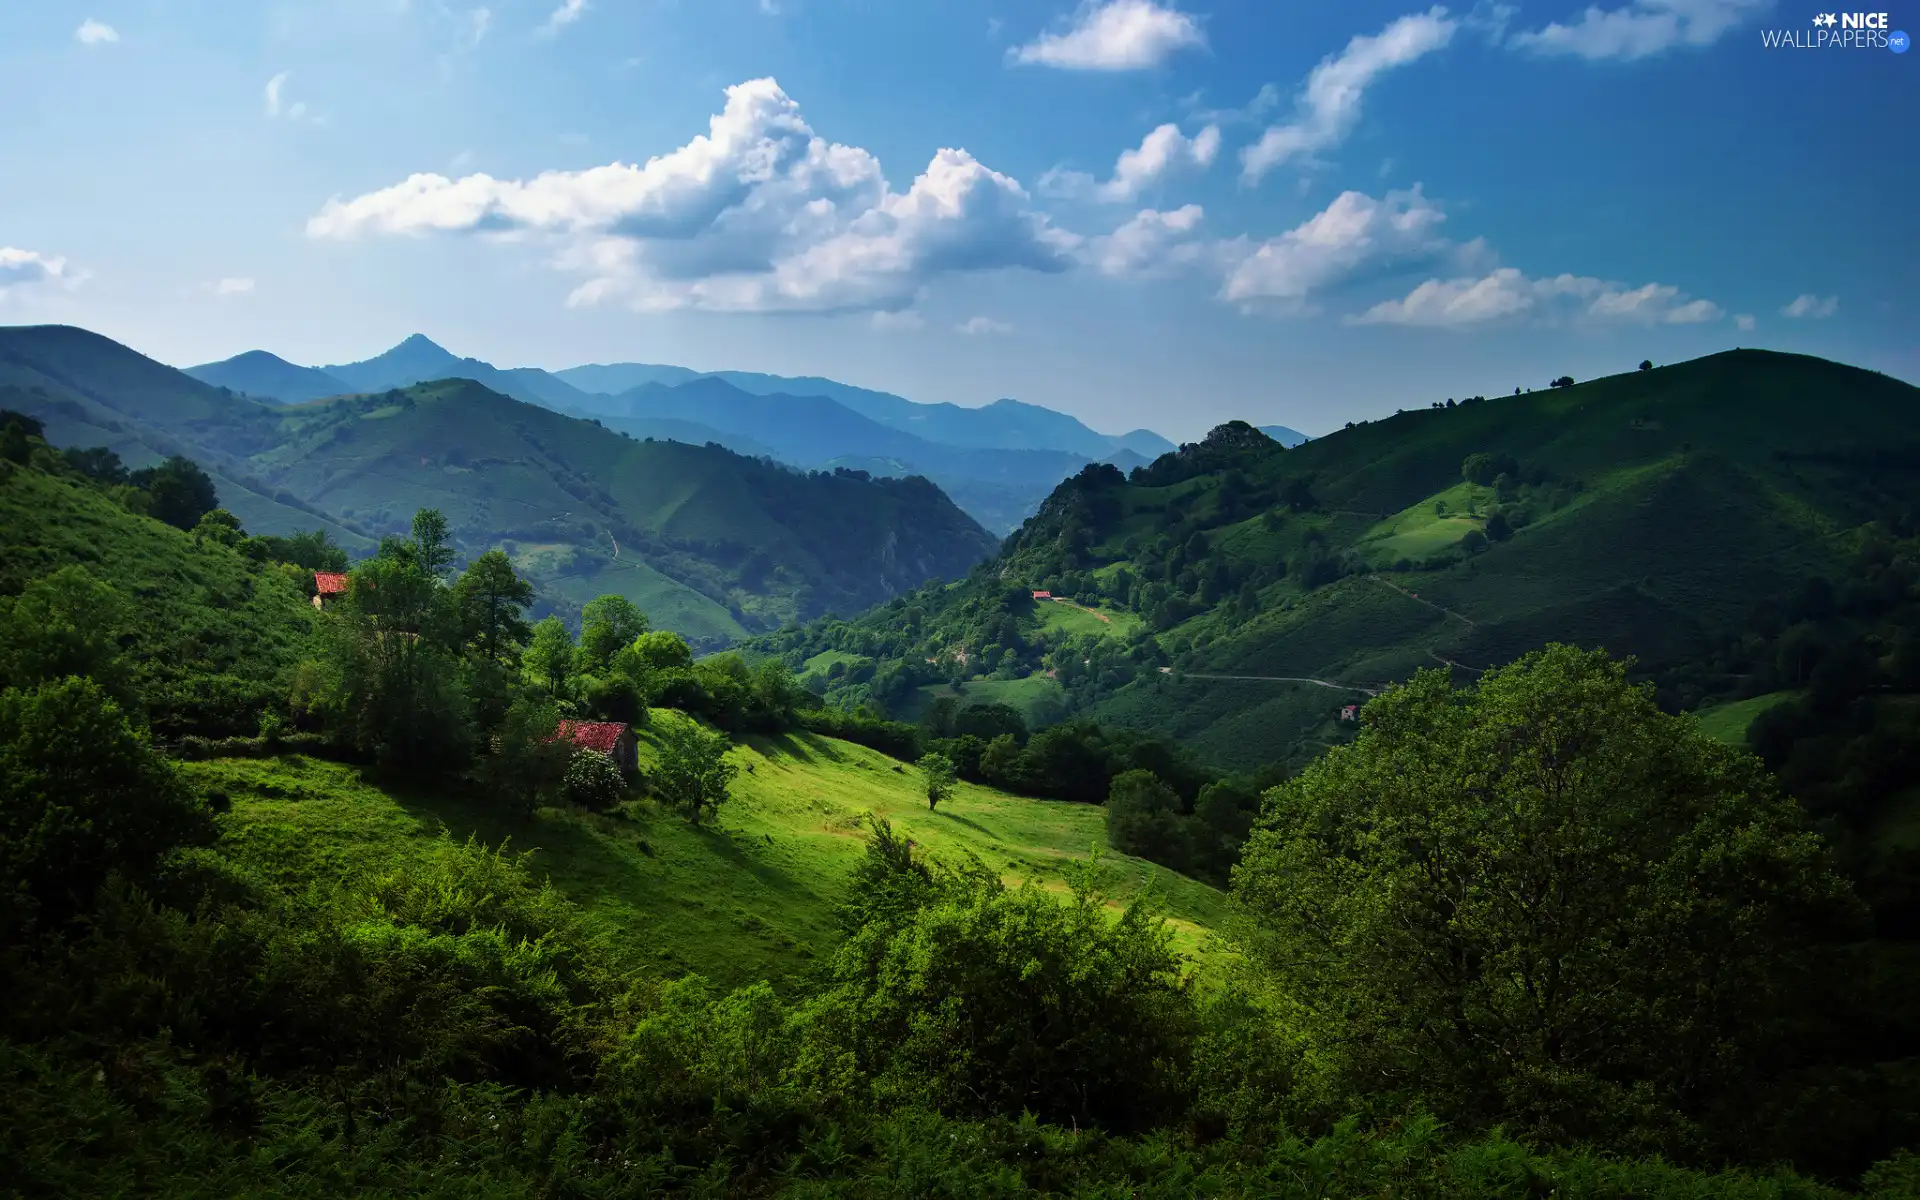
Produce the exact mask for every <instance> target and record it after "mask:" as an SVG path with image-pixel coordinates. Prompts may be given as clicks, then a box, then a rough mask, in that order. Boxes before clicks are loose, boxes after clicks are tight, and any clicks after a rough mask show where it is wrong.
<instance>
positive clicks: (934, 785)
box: [914, 754, 955, 810]
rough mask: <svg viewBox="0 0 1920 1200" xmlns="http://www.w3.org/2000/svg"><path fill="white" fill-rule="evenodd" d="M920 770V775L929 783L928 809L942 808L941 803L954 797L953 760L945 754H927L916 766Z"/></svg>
mask: <svg viewBox="0 0 1920 1200" xmlns="http://www.w3.org/2000/svg"><path fill="white" fill-rule="evenodd" d="M914 765H915V766H916V767H919V768H920V774H921V775H923V776H925V777H926V781H927V808H928V809H929V810H932V809H936V808H938V807H940V802H941V801H942V800H945V799H946V798H947V797H949V796H951V795H953V788H954V782H955V775H954V770H953V760H952V759H950V758H948V757H947V756H946V755H944V754H925V755H922V756H921V757H920V761H919V762H917V763H915V764H914Z"/></svg>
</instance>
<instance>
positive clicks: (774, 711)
mask: <svg viewBox="0 0 1920 1200" xmlns="http://www.w3.org/2000/svg"><path fill="white" fill-rule="evenodd" d="M752 687H753V704H754V707H755V708H756V709H758V710H759V714H760V717H761V720H762V721H764V722H765V723H766V724H767V725H768V726H769V727H771V728H773V729H785V728H786V727H787V726H789V725H791V724H793V720H794V710H795V709H796V708H797V707H798V706H799V703H800V695H801V691H802V689H801V687H800V685H799V683H798V682H796V681H795V680H794V677H793V668H791V667H789V666H788V665H787V664H786V663H783V662H781V661H780V660H779V659H777V658H770V659H767V660H766V661H765V662H763V663H761V664H760V665H758V666H756V667H755V668H754V669H753V685H752Z"/></svg>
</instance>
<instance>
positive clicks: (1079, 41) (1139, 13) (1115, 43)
mask: <svg viewBox="0 0 1920 1200" xmlns="http://www.w3.org/2000/svg"><path fill="white" fill-rule="evenodd" d="M1206 44H1207V39H1206V35H1205V34H1204V33H1203V32H1202V31H1201V29H1200V22H1199V21H1197V20H1195V19H1194V18H1193V17H1192V16H1190V15H1189V14H1187V13H1184V12H1181V11H1180V10H1179V9H1177V8H1173V7H1171V6H1169V5H1162V4H1158V3H1155V2H1154V0H1105V2H1104V3H1102V2H1099V0H1088V2H1087V3H1083V4H1082V5H1081V6H1080V10H1079V11H1078V12H1077V13H1075V14H1074V19H1073V23H1072V24H1071V25H1070V26H1068V27H1067V28H1066V29H1064V30H1062V31H1060V32H1058V33H1043V34H1041V35H1040V36H1039V37H1038V38H1036V39H1035V40H1033V41H1031V42H1028V43H1027V44H1026V45H1024V46H1016V47H1014V48H1013V49H1012V50H1009V51H1008V52H1007V58H1008V59H1009V60H1010V61H1012V62H1016V63H1026V64H1031V65H1037V66H1043V67H1061V68H1064V69H1066V70H1074V71H1133V70H1139V69H1141V68H1143V67H1153V66H1158V65H1159V64H1160V63H1162V62H1164V61H1166V59H1167V58H1168V57H1170V56H1171V55H1172V54H1173V53H1174V52H1176V51H1179V50H1185V49H1189V48H1198V47H1202V46H1205V45H1206Z"/></svg>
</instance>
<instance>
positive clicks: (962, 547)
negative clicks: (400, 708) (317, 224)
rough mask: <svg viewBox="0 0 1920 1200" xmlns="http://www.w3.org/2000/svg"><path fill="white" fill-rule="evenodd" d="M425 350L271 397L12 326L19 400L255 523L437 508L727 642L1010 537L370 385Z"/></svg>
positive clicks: (269, 528)
mask: <svg viewBox="0 0 1920 1200" xmlns="http://www.w3.org/2000/svg"><path fill="white" fill-rule="evenodd" d="M421 341H423V342H424V339H421ZM428 345H429V346H430V345H431V344H430V343H428ZM422 349H423V347H421V346H419V345H417V344H416V345H411V346H406V347H403V348H396V352H395V353H393V354H392V355H390V356H384V357H386V358H387V360H388V361H387V362H386V363H385V364H383V367H384V369H385V370H386V371H388V372H389V373H388V374H387V375H385V376H382V375H379V374H377V373H376V372H375V371H374V370H372V369H359V370H356V369H354V368H364V367H365V364H354V365H353V367H350V368H347V369H344V370H343V369H341V368H331V369H328V370H327V372H326V374H328V375H329V376H331V377H333V378H334V379H339V380H342V381H343V382H350V383H351V385H352V386H354V387H356V388H360V389H365V390H364V391H358V392H356V393H355V394H350V395H346V396H341V397H335V398H323V399H318V400H307V401H304V402H302V403H298V404H273V403H266V402H262V401H260V400H256V399H253V398H251V396H252V394H253V393H249V394H248V395H240V394H237V393H238V392H239V391H240V390H241V389H238V388H233V387H232V385H231V384H224V385H218V386H216V385H212V384H209V383H206V382H203V381H201V380H199V379H197V378H194V377H192V376H189V375H187V374H185V373H183V372H180V371H176V370H174V369H173V368H171V367H167V366H164V365H162V364H160V363H157V362H154V361H153V360H152V359H149V358H146V357H144V356H143V355H140V354H138V353H137V352H135V351H133V350H131V349H129V348H127V347H125V346H122V345H120V344H119V343H117V342H114V341H112V340H110V339H108V338H105V337H101V336H100V335H98V334H94V333H90V332H88V331H86V330H82V329H74V328H70V327H66V326H39V327H16V328H0V408H9V409H16V410H18V411H21V412H25V413H27V414H29V415H32V416H35V417H38V418H40V419H41V420H43V421H44V422H45V423H46V428H47V434H48V437H49V440H51V441H52V442H54V443H55V444H56V445H60V446H96V445H104V446H108V447H110V448H112V449H114V450H115V451H116V452H117V453H119V454H120V455H121V457H122V458H123V460H125V461H126V462H127V463H128V465H130V466H135V467H138V466H144V465H147V464H149V463H152V462H154V461H157V460H158V459H160V458H162V457H164V456H166V455H170V454H184V455H186V456H188V457H190V458H192V459H194V460H195V461H197V462H199V463H200V464H201V465H202V466H203V467H204V468H205V469H206V470H207V471H208V473H209V474H211V475H212V476H213V477H214V481H215V484H216V486H217V488H218V491H219V499H220V503H221V505H222V506H223V507H226V508H228V509H229V510H231V511H232V512H234V514H235V515H236V516H238V517H239V518H240V520H241V522H242V523H243V524H244V525H246V526H247V528H248V529H249V530H251V531H253V532H257V533H288V532H292V531H293V530H296V529H306V528H315V527H319V528H325V529H327V530H328V531H329V532H330V533H332V534H333V535H334V537H335V538H336V540H338V541H340V542H342V543H344V544H346V545H347V546H348V547H349V548H352V549H361V550H364V549H367V548H370V547H371V545H372V544H373V539H375V538H377V537H379V536H380V535H383V534H386V533H390V532H395V531H398V530H403V529H404V528H405V527H406V524H407V521H408V520H409V518H410V517H411V514H412V513H413V511H414V510H415V509H417V508H421V507H433V508H438V509H440V510H441V511H442V512H444V513H445V514H446V516H447V518H448V520H449V522H450V523H451V526H452V530H453V533H454V536H455V541H456V544H457V545H459V546H460V547H461V548H462V549H464V550H466V551H467V552H469V553H477V552H478V551H480V550H482V549H486V548H489V547H492V546H495V545H499V544H502V543H506V544H508V546H509V548H510V552H511V553H512V554H513V555H514V557H515V559H516V561H517V562H518V563H519V565H520V566H521V568H522V570H523V571H525V572H526V573H527V574H529V575H530V576H531V577H532V578H533V579H534V580H535V581H536V583H537V584H539V586H540V587H541V590H542V594H543V596H544V597H545V599H546V602H547V604H548V605H549V606H551V607H554V608H558V609H560V610H562V611H565V610H567V609H568V608H569V606H577V605H579V604H580V603H582V602H584V601H585V600H587V599H591V598H592V597H593V596H594V595H597V594H600V593H602V592H619V593H621V594H624V595H628V596H629V597H630V598H632V599H634V600H635V601H636V603H639V604H640V605H641V607H642V608H643V609H645V610H647V611H648V612H649V613H650V614H652V615H653V616H654V618H655V620H656V622H657V623H659V624H660V625H661V626H663V627H665V628H671V629H675V630H677V631H679V632H682V633H685V634H687V635H688V636H689V638H690V640H692V641H694V642H695V643H696V644H701V645H708V646H712V645H718V644H722V643H724V642H727V641H730V640H733V639H735V638H738V637H740V636H742V635H744V634H745V633H747V632H750V631H753V630H756V629H768V628H772V627H774V626H777V625H779V624H782V623H785V622H790V621H794V620H800V619H806V618H810V617H814V616H818V615H821V614H822V613H826V612H835V611H838V612H845V613H853V612H858V611H860V610H862V609H864V608H866V607H869V606H871V605H873V604H875V603H878V602H880V601H882V600H885V599H886V598H888V597H889V596H894V595H898V594H901V593H902V592H905V591H908V590H911V589H913V588H915V587H918V586H919V585H921V584H922V583H925V582H927V581H928V580H930V579H952V578H956V577H958V576H960V575H963V574H965V572H966V571H967V570H968V569H969V568H970V567H971V566H972V565H973V564H974V563H976V562H978V561H979V560H980V559H981V558H982V557H984V556H985V555H986V554H988V553H990V552H991V551H992V550H993V548H994V547H995V545H996V544H997V541H998V539H997V538H996V537H994V536H993V535H992V534H990V533H989V532H988V531H986V530H985V529H983V528H981V526H980V525H979V524H977V523H976V522H975V521H973V520H972V519H971V518H969V517H968V516H967V515H966V514H965V513H964V512H962V511H961V510H960V509H959V508H958V507H956V506H955V505H954V503H953V502H952V501H951V500H950V499H949V498H948V497H947V496H945V495H943V494H942V493H941V492H940V490H939V489H938V488H937V487H936V486H934V485H932V484H930V483H928V482H926V481H924V480H916V479H874V478H871V477H870V476H868V475H864V474H860V473H857V472H852V471H839V472H826V473H813V474H808V473H806V472H802V471H797V470H795V469H793V468H791V467H787V466H782V465H778V464H774V463H768V462H763V461H759V460H757V459H755V458H751V457H743V456H742V455H740V454H737V453H734V452H732V451H730V450H727V449H724V448H710V447H707V446H703V445H700V444H697V443H696V444H686V445H683V444H678V441H677V439H676V440H671V441H670V440H667V439H665V438H660V439H656V440H651V441H650V440H649V439H648V438H647V437H645V436H641V435H635V434H631V433H628V432H624V431H617V430H613V429H609V428H607V427H605V425H604V424H602V423H601V422H599V421H596V420H593V419H589V418H585V417H576V416H569V415H566V414H562V413H559V412H555V411H553V409H552V408H550V407H548V406H546V405H541V404H537V403H529V402H526V401H521V400H517V399H514V398H512V397H510V396H507V395H503V394H501V393H500V392H497V391H495V390H493V389H492V388H491V387H490V386H488V385H487V384H483V383H477V382H473V381H470V380H467V379H464V378H460V377H458V376H455V377H452V378H445V379H441V380H439V381H438V382H433V383H425V384H411V385H407V386H405V387H398V386H382V387H379V388H375V387H372V386H369V385H371V384H374V383H376V382H377V383H379V384H382V385H385V384H386V383H387V381H388V380H390V379H392V378H393V374H392V373H393V372H396V371H397V372H399V373H402V374H404V373H405V372H406V370H408V369H417V367H411V368H410V367H409V364H408V363H407V362H406V361H405V360H406V359H407V357H408V356H413V360H414V362H415V363H416V364H417V363H419V362H430V356H429V355H427V354H423V353H421V351H422ZM395 360H401V361H395ZM276 363H279V360H272V361H266V360H265V359H264V356H263V357H262V358H254V359H251V360H249V361H248V362H243V363H241V364H239V366H238V367H236V368H234V369H233V370H231V371H229V372H228V373H227V376H226V377H227V378H230V379H238V378H239V375H238V374H237V372H238V371H240V370H244V369H246V368H247V367H248V366H251V367H252V368H254V369H255V371H256V374H257V375H259V376H266V375H267V374H268V373H269V372H270V373H272V375H274V376H277V377H279V378H281V379H283V380H288V381H294V382H302V381H304V382H311V376H304V375H302V376H296V375H291V374H289V373H288V372H287V371H285V370H283V369H282V368H283V367H286V366H288V365H289V364H285V363H279V365H277V366H276V365H275V364H276ZM482 365H484V364H482ZM294 370H295V371H300V370H305V369H304V368H294ZM501 375H506V376H509V377H511V375H512V373H510V372H497V373H495V375H494V376H493V378H494V379H495V380H496V381H497V380H498V377H499V376H501ZM521 383H522V386H524V380H522V381H521ZM563 386H564V385H563ZM720 386H725V385H720ZM223 388H227V389H229V390H222V389H223ZM663 421H665V422H666V427H668V428H675V429H677V428H678V427H677V426H674V425H672V423H671V419H670V418H663Z"/></svg>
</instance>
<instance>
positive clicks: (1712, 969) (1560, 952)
mask: <svg viewBox="0 0 1920 1200" xmlns="http://www.w3.org/2000/svg"><path fill="white" fill-rule="evenodd" d="M1628 665H1629V664H1627V663H1621V662H1614V661H1612V660H1610V659H1609V658H1608V657H1607V656H1606V655H1605V653H1604V652H1600V651H1592V652H1588V651H1582V650H1578V649H1575V648H1572V647H1568V646H1558V645H1556V646H1552V647H1549V648H1548V649H1546V650H1544V651H1536V652H1534V653H1532V654H1529V655H1528V656H1526V657H1525V658H1523V659H1521V660H1520V661H1518V662H1516V663H1514V664H1512V665H1510V666H1508V667H1505V668H1503V669H1500V670H1496V671H1491V672H1489V673H1488V674H1487V675H1486V676H1484V677H1483V679H1482V680H1481V682H1480V683H1479V684H1478V685H1477V686H1476V687H1474V688H1470V689H1464V690H1455V689H1454V688H1452V687H1451V686H1450V684H1449V682H1448V673H1447V672H1445V671H1441V670H1432V671H1422V672H1420V673H1418V674H1417V675H1416V676H1415V678H1414V680H1413V681H1412V682H1411V683H1408V684H1406V685H1403V686H1401V687H1397V688H1394V689H1391V690H1389V691H1388V692H1386V693H1384V694H1383V695H1381V696H1379V697H1377V698H1375V699H1374V700H1373V701H1371V702H1370V703H1369V704H1368V706H1367V717H1368V720H1367V724H1366V726H1365V728H1364V729H1363V730H1362V732H1361V734H1360V737H1359V739H1358V740H1357V741H1356V742H1355V743H1353V744H1352V745H1349V746H1342V747H1336V748H1334V749H1332V750H1329V751H1328V752H1327V753H1326V754H1325V755H1323V756H1322V757H1321V758H1319V759H1318V760H1316V761H1315V762H1314V763H1313V764H1312V765H1310V766H1309V767H1308V768H1307V769H1306V770H1305V771H1304V772H1303V773H1302V774H1301V775H1300V776H1299V777H1297V778H1296V779H1294V780H1292V781H1289V782H1287V783H1284V784H1282V785H1281V786H1279V787H1278V788H1276V789H1274V790H1273V791H1271V792H1269V793H1268V794H1267V802H1266V808H1265V812H1264V813H1263V815H1262V817H1261V821H1260V826H1259V828H1258V829H1257V830H1256V831H1255V833H1254V834H1253V836H1252V838H1251V839H1250V840H1249V842H1248V843H1247V846H1246V848H1245V850H1244V851H1243V855H1242V859H1241V863H1240V865H1239V866H1238V867H1237V868H1235V870H1234V873H1233V880H1234V888H1235V892H1236V895H1237V897H1238V899H1239V901H1240V903H1241V904H1242V905H1243V906H1244V909H1245V911H1246V912H1247V913H1249V914H1250V915H1251V916H1252V917H1253V919H1254V921H1255V922H1256V926H1257V929H1258V932H1257V933H1256V934H1254V935H1253V936H1252V937H1251V939H1250V940H1249V942H1248V946H1249V949H1250V951H1251V952H1252V953H1253V954H1254V955H1255V957H1256V958H1258V959H1259V960H1260V961H1262V962H1264V963H1265V965H1266V967H1267V969H1268V970H1269V971H1270V972H1271V973H1272V975H1273V977H1274V979H1275V982H1276V983H1277V984H1278V985H1279V986H1280V987H1281V988H1282V990H1283V991H1284V992H1285V993H1286V994H1287V995H1289V996H1290V997H1292V999H1293V1002H1294V1003H1295V1004H1296V1005H1297V1013H1298V1019H1299V1022H1300V1025H1299V1027H1300V1029H1301V1031H1302V1032H1303V1033H1304V1034H1305V1035H1306V1036H1307V1037H1309V1038H1310V1039H1312V1041H1313V1042H1314V1043H1315V1044H1316V1046H1317V1050H1316V1053H1317V1054H1324V1055H1325V1056H1326V1059H1325V1061H1326V1062H1327V1063H1328V1064H1330V1068H1331V1070H1332V1073H1333V1080H1334V1081H1335V1082H1336V1084H1344V1085H1345V1086H1347V1087H1348V1088H1351V1089H1353V1090H1354V1091H1355V1092H1358V1091H1367V1092H1378V1091H1379V1090H1380V1089H1381V1088H1383V1087H1384V1088H1387V1089H1392V1090H1399V1091H1401V1092H1402V1093H1403V1094H1405V1095H1407V1096H1408V1098H1409V1099H1411V1100H1413V1101H1414V1102H1418V1103H1424V1104H1427V1105H1429V1106H1431V1107H1432V1108H1433V1110H1434V1111H1435V1112H1436V1115H1438V1116H1441V1117H1442V1118H1443V1119H1449V1120H1455V1121H1459V1122H1462V1123H1467V1124H1471V1123H1476V1122H1478V1123H1493V1122H1503V1123H1507V1124H1509V1126H1510V1127H1517V1128H1523V1129H1527V1130H1529V1131H1531V1132H1533V1133H1535V1134H1538V1135H1540V1136H1543V1137H1546V1136H1552V1137H1555V1138H1558V1139H1564V1140H1567V1141H1579V1140H1588V1139H1592V1140H1595V1141H1600V1142H1612V1143H1614V1144H1622V1143H1627V1142H1633V1141H1635V1140H1636V1139H1641V1138H1645V1139H1652V1140H1653V1141H1654V1142H1655V1143H1656V1144H1658V1142H1660V1141H1661V1140H1668V1139H1669V1135H1674V1134H1675V1132H1676V1131H1677V1130H1680V1129H1683V1128H1685V1126H1686V1124H1687V1122H1689V1121H1691V1120H1697V1119H1699V1118H1701V1117H1702V1116H1704V1115H1706V1114H1709V1113H1711V1112H1712V1111H1714V1110H1715V1108H1716V1106H1717V1105H1719V1104H1722V1103H1730V1104H1731V1105H1732V1106H1733V1109H1734V1110H1740V1109H1741V1107H1742V1105H1743V1104H1744V1100H1743V1099H1742V1094H1743V1092H1744V1091H1745V1090H1746V1089H1749V1088H1751V1087H1752V1086H1754V1085H1756V1084H1758V1083H1759V1082H1761V1076H1760V1072H1762V1071H1763V1069H1764V1065H1765V1064H1772V1063H1779V1062H1781V1061H1783V1059H1782V1057H1781V1056H1782V1055H1785V1054H1788V1053H1790V1051H1791V1050H1792V1048H1793V1045H1794V1043H1795V1041H1796V1036H1797V1029H1798V1027H1797V1026H1796V1021H1797V1020H1798V1019H1799V1017H1800V1016H1801V1015H1803V1014H1802V1013H1801V1012H1799V1011H1798V1006H1800V1005H1802V1004H1812V1003H1817V1002H1818V1001H1817V997H1818V995H1819V992H1820V987H1821V981H1822V980H1823V979H1826V978H1828V976H1827V975H1826V974H1825V965H1826V963H1827V962H1828V959H1827V958H1826V955H1827V954H1828V952H1829V951H1830V949H1831V948H1832V946H1833V940H1834V939H1835V938H1836V937H1840V936H1844V935H1846V934H1848V933H1849V932H1850V931H1851V930H1852V929H1853V928H1854V925H1855V922H1857V920H1858V918H1859V915H1860V909H1859V905H1858V902H1857V901H1856V900H1855V899H1854V898H1853V896H1852V894H1851V891H1850V889H1849V888H1848V885H1847V884H1846V883H1845V881H1844V880H1843V879H1841V877H1840V876H1839V875H1838V874H1836V873H1835V871H1834V869H1833V865H1832V862H1831V858H1830V855H1829V854H1828V852H1827V849H1826V848H1825V847H1824V846H1823V845H1822V843H1821V842H1820V840H1819V838H1818V837H1816V836H1815V835H1813V834H1812V833H1810V832H1808V830H1807V828H1806V825H1805V822H1804V817H1803V815H1802V813H1801V812H1800V810H1799V809H1798V807H1797V806H1796V805H1795V804H1794V803H1793V802H1792V801H1791V800H1789V799H1785V798H1783V797H1782V796H1781V795H1780V793H1779V792H1778V790H1777V788H1776V786H1775V784H1774V783H1773V781H1772V779H1771V777H1770V776H1769V775H1768V774H1767V773H1766V771H1765V769H1764V768H1763V767H1762V765H1761V764H1760V762H1759V761H1758V760H1757V759H1754V758H1752V757H1751V756H1749V755H1746V754H1743V753H1739V752H1736V751H1733V750H1731V749H1727V748H1725V747H1722V746H1720V745H1718V744H1717V743H1715V742H1714V741H1713V740H1712V739H1710V738H1709V737H1707V736H1706V735H1705V734H1703V733H1702V732H1701V731H1700V729H1699V727H1698V726H1697V724H1695V723H1694V722H1693V721H1692V719H1691V718H1684V717H1671V716H1668V715H1666V714H1664V713H1662V712H1661V711H1660V710H1659V708H1658V707H1657V706H1656V704H1655V702H1654V698H1653V694H1652V689H1651V688H1650V687H1643V686H1635V685H1633V684H1631V683H1630V682H1629V681H1628V677H1627V668H1628ZM1788 980H1791V981H1793V982H1792V983H1791V984H1786V983H1784V981H1788ZM1642 1144H1645V1143H1644V1142H1642Z"/></svg>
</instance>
